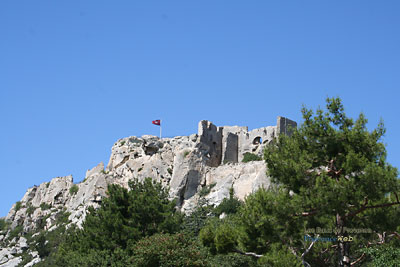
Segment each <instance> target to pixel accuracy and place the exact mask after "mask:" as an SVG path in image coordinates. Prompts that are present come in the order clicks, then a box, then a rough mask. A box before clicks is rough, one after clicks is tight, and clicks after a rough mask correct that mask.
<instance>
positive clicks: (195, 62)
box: [0, 0, 400, 216]
mask: <svg viewBox="0 0 400 267" xmlns="http://www.w3.org/2000/svg"><path fill="white" fill-rule="evenodd" d="M399 13H400V2H399V1H397V0H396V1H390V0H387V1H365V0H363V1H356V0H352V1H344V0H336V1H321V0H316V1H308V0H306V1H264V0H263V1H232V0H230V1H205V0H204V1H152V0H150V1H113V2H111V1H99V0H96V1H89V0H88V1H40V0H38V1H11V0H2V1H0V123H1V126H0V147H1V154H0V162H1V166H2V170H1V174H0V177H1V178H0V179H1V187H0V216H5V215H6V214H7V212H8V210H9V209H10V208H11V205H12V204H13V203H15V202H16V201H18V200H20V199H21V198H22V196H23V195H24V193H25V191H26V190H27V188H29V187H31V186H33V185H38V184H40V183H42V182H46V181H49V180H50V179H52V178H53V177H57V176H66V175H69V174H72V175H73V176H74V180H75V182H79V181H81V180H82V179H83V178H84V175H85V171H86V170H87V169H89V168H92V167H94V166H95V165H97V164H98V163H99V162H101V161H103V162H104V163H105V164H107V162H108V159H109V156H110V151H111V146H112V145H113V144H114V142H115V141H116V140H118V139H119V138H122V137H126V136H131V135H136V136H141V135H143V134H153V135H157V134H158V130H159V128H157V126H154V125H152V124H151V121H152V120H155V119H159V118H161V119H162V120H163V133H164V135H165V136H176V135H189V134H192V133H195V132H197V123H198V121H199V120H202V119H208V120H210V121H212V122H214V123H215V124H217V125H247V126H249V128H250V129H253V128H258V127H262V126H266V125H275V123H276V116H278V115H281V116H286V117H288V118H291V119H293V120H296V121H298V122H301V113H300V109H301V107H302V105H303V104H304V105H306V106H307V107H309V108H313V109H314V108H317V107H318V106H319V105H321V106H324V104H325V98H326V97H327V96H330V97H333V96H339V97H341V98H342V100H343V102H344V105H345V107H346V111H347V114H348V115H349V116H352V117H355V116H357V115H358V114H359V113H360V112H364V113H365V115H366V117H367V118H368V119H369V124H368V126H369V128H370V129H372V128H374V127H375V126H376V125H377V123H378V122H379V119H380V118H383V120H384V122H385V126H386V128H387V133H386V136H385V137H384V140H383V141H384V142H385V143H386V144H387V150H388V161H389V162H390V163H391V164H392V165H394V166H395V167H399V166H400V159H399V157H400V141H399V138H398V137H397V136H398V133H399V132H400V126H399V123H398V118H397V116H398V115H396V114H399V97H400V93H399V89H400V88H399V87H400V75H399V74H400V32H399V31H400V30H399V29H400V17H399V16H398V14H399Z"/></svg>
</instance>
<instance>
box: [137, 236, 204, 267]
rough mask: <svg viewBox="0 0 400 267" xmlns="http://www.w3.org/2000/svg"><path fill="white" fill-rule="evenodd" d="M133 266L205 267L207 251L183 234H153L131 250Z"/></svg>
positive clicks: (197, 242) (195, 240) (196, 241)
mask: <svg viewBox="0 0 400 267" xmlns="http://www.w3.org/2000/svg"><path fill="white" fill-rule="evenodd" d="M132 251H133V257H132V258H131V261H132V263H133V264H132V265H133V266H206V264H207V254H208V253H207V250H206V249H205V248H204V247H203V246H202V245H201V243H200V242H199V241H198V240H197V239H191V238H188V236H185V235H184V234H174V235H170V234H155V235H153V236H150V237H146V238H143V239H141V240H139V241H138V242H137V243H136V244H135V245H134V246H133V248H132Z"/></svg>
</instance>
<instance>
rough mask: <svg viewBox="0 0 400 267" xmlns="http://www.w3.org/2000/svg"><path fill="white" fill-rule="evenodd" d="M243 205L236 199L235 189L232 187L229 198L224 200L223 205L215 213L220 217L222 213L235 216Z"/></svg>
mask: <svg viewBox="0 0 400 267" xmlns="http://www.w3.org/2000/svg"><path fill="white" fill-rule="evenodd" d="M241 204H242V202H241V201H240V200H239V199H238V198H237V197H235V195H234V191H233V187H231V188H230V190H229V198H224V199H223V200H222V202H221V204H219V205H218V207H216V208H215V211H214V212H215V214H216V215H220V214H222V213H226V214H235V213H236V212H237V211H238V210H239V207H240V206H241Z"/></svg>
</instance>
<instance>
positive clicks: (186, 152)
mask: <svg viewBox="0 0 400 267" xmlns="http://www.w3.org/2000/svg"><path fill="white" fill-rule="evenodd" d="M189 153H190V151H187V150H186V151H185V152H183V157H184V158H186V157H187V156H188V155H189Z"/></svg>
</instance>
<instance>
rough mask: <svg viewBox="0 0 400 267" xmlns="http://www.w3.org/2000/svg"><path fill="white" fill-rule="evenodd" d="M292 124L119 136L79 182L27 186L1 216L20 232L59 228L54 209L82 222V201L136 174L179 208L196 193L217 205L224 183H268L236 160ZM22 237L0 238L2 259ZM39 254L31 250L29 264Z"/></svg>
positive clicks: (194, 201) (196, 198)
mask: <svg viewBox="0 0 400 267" xmlns="http://www.w3.org/2000/svg"><path fill="white" fill-rule="evenodd" d="M295 125H296V123H295V122H293V121H290V120H288V119H286V118H283V117H278V121H277V125H276V126H268V127H263V128H259V129H255V130H252V131H248V129H247V127H241V126H223V127H217V126H215V125H214V124H212V123H211V122H209V121H200V122H199V129H198V133H197V134H192V135H190V136H177V137H174V138H163V139H161V140H160V139H159V138H158V137H156V136H150V135H144V136H142V137H135V136H131V137H127V138H123V139H120V140H118V141H117V142H116V143H115V144H114V145H113V147H112V149H111V156H110V160H109V162H108V164H107V166H106V168H104V164H103V163H100V164H99V165H97V166H95V167H94V168H92V169H90V170H88V171H87V172H86V177H85V179H84V180H83V181H82V182H80V183H78V184H74V182H73V178H72V176H66V177H57V178H54V179H52V180H51V181H50V182H48V183H43V184H41V185H39V186H34V187H32V188H29V189H28V190H27V192H26V193H25V195H24V197H23V198H22V200H21V201H20V202H18V203H16V204H14V206H13V207H12V208H11V210H10V212H9V213H8V215H7V217H6V221H8V222H9V223H10V229H15V228H16V227H17V226H22V231H24V232H32V231H33V232H34V231H36V230H38V229H45V230H48V231H51V230H52V229H54V228H55V227H57V222H58V221H57V218H58V217H59V214H60V213H64V212H68V214H69V217H68V219H69V221H70V222H71V223H73V224H76V225H78V226H81V225H82V222H83V220H84V218H85V216H86V211H87V208H88V207H90V206H93V207H94V208H97V207H98V206H99V205H100V203H101V201H102V198H103V197H104V196H106V191H107V185H108V184H119V185H122V186H124V187H128V182H129V181H130V180H131V179H134V178H137V179H139V180H143V179H144V178H146V177H151V178H152V179H154V180H156V181H159V182H161V183H162V184H163V185H164V186H167V187H169V188H170V197H171V198H173V199H176V200H177V203H178V205H179V207H180V208H181V210H182V211H184V212H185V213H190V212H191V211H193V210H194V209H195V208H196V206H198V205H199V202H200V200H201V199H205V200H206V202H207V203H208V204H211V205H218V204H219V203H220V202H221V201H222V200H223V199H224V198H226V197H228V196H229V191H230V188H233V189H234V192H235V194H236V195H237V196H238V197H239V198H240V199H244V198H245V197H246V195H248V194H250V193H251V192H253V191H255V190H256V189H257V188H259V187H261V186H263V187H265V188H268V187H269V186H270V180H269V178H268V177H267V175H266V166H265V163H264V162H263V161H257V162H249V163H242V162H241V160H242V159H243V155H244V154H245V153H255V154H258V155H262V151H263V148H264V147H265V146H266V145H268V144H269V143H270V142H271V141H272V140H273V139H274V138H276V137H277V136H278V135H279V134H281V133H285V134H290V126H295ZM9 234H10V231H8V232H7V233H3V235H0V238H1V236H2V238H3V239H4V240H8V239H9V238H8V235H9ZM21 239H22V238H20V239H19V240H18V242H16V241H15V240H14V242H8V243H7V242H3V241H1V240H0V242H2V243H0V244H3V245H2V246H3V247H4V248H2V249H0V266H15V265H17V264H18V262H19V261H20V259H19V258H18V257H17V256H16V255H18V252H20V251H19V250H21V249H24V247H23V245H24V243H23V240H22V241H21ZM10 244H14V245H13V246H11V245H10ZM18 244H19V245H18ZM14 252H15V253H14ZM32 253H34V252H32ZM18 259H19V260H18ZM39 260H40V259H39V258H38V257H37V255H35V257H33V261H32V262H31V263H29V264H31V265H33V264H34V263H36V262H37V261H39ZM5 264H7V265H5ZM31 265H29V266H31Z"/></svg>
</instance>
